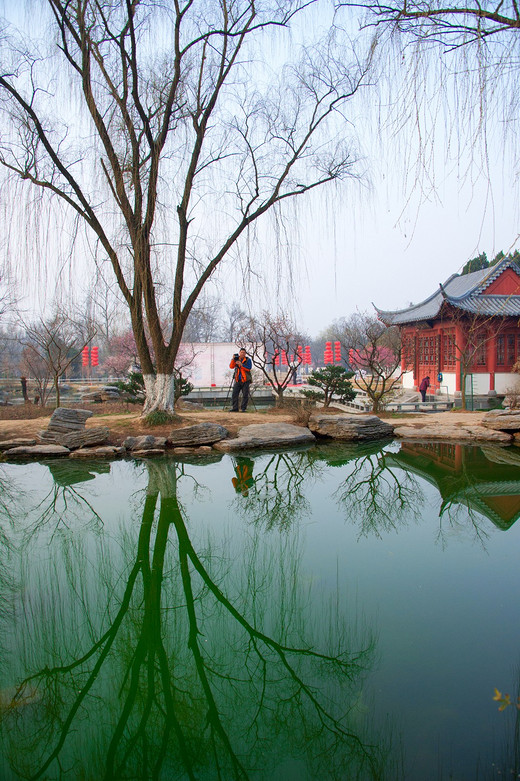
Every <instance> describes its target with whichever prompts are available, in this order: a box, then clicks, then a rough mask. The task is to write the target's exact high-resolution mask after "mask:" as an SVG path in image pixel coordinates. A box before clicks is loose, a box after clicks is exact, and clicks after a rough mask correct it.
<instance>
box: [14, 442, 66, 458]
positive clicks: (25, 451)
mask: <svg viewBox="0 0 520 781" xmlns="http://www.w3.org/2000/svg"><path fill="white" fill-rule="evenodd" d="M69 454H70V450H69V449H68V447H63V445H24V446H22V447H13V448H11V449H10V450H6V451H4V457H5V458H34V459H35V460H37V459H39V458H60V457H63V456H68V455H69Z"/></svg>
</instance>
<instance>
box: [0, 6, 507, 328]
mask: <svg viewBox="0 0 520 781" xmlns="http://www.w3.org/2000/svg"><path fill="white" fill-rule="evenodd" d="M19 7H20V6H19V5H18V3H13V2H11V1H10V0H0V11H1V10H2V9H3V10H4V11H8V12H9V13H10V14H11V15H12V14H13V12H15V17H14V18H15V19H16V18H17V9H19ZM320 7H323V6H320ZM318 21H319V22H320V23H322V24H323V26H324V27H325V26H326V20H324V19H323V18H321V17H320V18H319V19H318V18H316V19H315V22H318ZM307 32H308V31H307V30H296V32H295V33H294V35H295V38H296V39H301V40H305V36H306V34H307ZM286 44H287V41H282V44H281V46H282V47H283V46H285V45H286ZM277 56H281V55H280V53H278V54H276V52H275V54H274V57H275V59H276V57H277ZM379 66H380V67H381V64H379ZM383 73H384V69H381V70H380V71H379V74H380V75H379V77H378V78H380V80H381V81H382V82H383V81H384V79H383V78H382V76H381V74H383ZM430 78H431V79H432V81H431V83H429V84H425V92H429V96H428V97H427V98H426V99H424V96H423V97H422V98H421V97H420V96H419V97H418V98H417V100H418V105H419V113H420V115H421V120H420V131H421V141H420V142H419V141H418V127H417V126H415V125H414V123H413V122H408V123H407V122H404V121H402V122H401V116H404V115H406V114H407V113H408V110H409V106H408V105H407V104H406V101H407V100H410V94H409V93H408V94H407V93H406V91H405V90H401V92H400V94H399V91H397V92H396V91H394V92H392V93H391V98H392V99H391V100H390V99H389V97H388V96H389V95H390V92H385V91H384V89H383V90H382V89H379V91H377V90H376V91H373V92H369V93H367V94H368V97H367V98H366V99H365V101H364V102H363V101H361V102H359V103H358V104H356V106H355V109H354V113H353V115H352V121H351V124H350V123H349V125H348V132H349V133H351V134H353V135H356V136H357V139H358V142H357V144H358V151H359V164H358V166H357V168H356V171H357V172H358V173H359V178H356V179H355V180H351V181H349V180H347V181H346V182H344V183H342V184H340V185H336V184H333V185H330V186H328V187H327V188H326V189H324V190H322V191H320V192H315V193H313V194H312V195H310V196H309V197H306V198H305V200H302V201H300V200H299V199H298V202H297V203H295V204H294V205H293V206H291V207H290V209H289V211H288V217H287V225H286V227H287V237H288V242H289V244H290V251H289V255H290V258H291V264H292V266H291V268H292V271H291V274H290V275H287V274H285V275H284V278H283V279H278V276H277V274H276V273H275V272H273V267H274V265H276V259H275V258H274V256H275V255H276V248H275V246H274V245H273V240H272V231H273V226H272V221H270V220H269V219H267V220H265V221H264V223H263V225H262V226H261V227H260V228H259V233H258V237H259V248H258V249H257V252H256V254H257V259H258V262H259V269H260V271H261V272H263V274H262V273H261V274H260V277H259V282H258V284H256V283H253V284H252V286H251V287H250V292H249V295H248V297H247V306H246V308H249V309H252V308H255V309H256V310H257V311H258V310H261V309H269V310H270V311H272V312H273V311H275V310H281V311H284V312H287V313H289V314H290V315H292V316H293V318H294V320H295V322H296V324H297V326H298V328H299V330H302V331H305V332H306V333H307V334H308V335H309V336H311V337H316V336H317V335H318V334H319V333H320V331H322V330H324V329H325V328H326V327H327V326H328V325H330V324H331V323H332V321H333V320H335V319H337V318H340V317H347V316H349V315H351V314H353V313H355V312H356V311H359V312H365V311H368V312H373V311H374V310H373V307H372V303H374V304H375V305H376V306H377V307H379V308H381V309H390V310H391V309H400V308H404V307H406V306H408V305H409V304H410V303H412V302H413V303H417V302H419V301H421V300H423V299H424V298H426V297H427V296H429V295H431V294H432V293H433V292H434V291H435V290H436V289H437V287H438V285H439V283H440V282H444V281H445V280H446V279H447V278H448V277H449V276H450V275H451V274H453V273H456V272H457V271H460V269H461V268H462V267H463V266H464V264H465V263H466V262H467V261H468V260H469V259H470V258H472V257H474V256H476V255H477V254H479V253H480V252H484V251H485V252H486V253H487V255H488V258H490V259H491V258H492V257H493V256H494V255H495V254H496V253H497V252H498V251H500V250H503V251H504V252H508V251H512V250H513V249H515V248H516V247H517V246H518V247H520V242H519V240H518V236H519V233H520V222H519V203H518V200H519V199H518V192H517V191H518V183H517V169H518V166H517V159H518V156H517V155H516V153H515V144H514V127H513V130H512V131H511V132H510V133H509V135H508V134H507V133H506V134H505V136H504V134H503V122H502V115H501V114H500V112H499V111H496V106H491V105H490V106H488V108H487V111H486V117H487V124H486V126H485V128H484V131H483V132H481V133H480V134H477V135H475V133H474V132H466V130H467V128H466V127H465V123H467V124H468V126H471V127H472V128H473V129H474V127H475V126H477V125H478V123H479V122H478V121H479V116H478V111H477V107H476V108H475V116H472V112H471V104H469V106H470V107H469V111H468V104H465V109H464V111H463V112H462V111H459V110H458V109H459V104H458V103H457V98H456V97H453V95H451V94H450V95H448V97H447V98H446V96H445V95H440V93H439V91H438V90H437V87H436V84H435V74H433V76H431V77H430ZM403 79H404V76H403ZM461 83H463V82H461ZM421 86H422V85H421ZM403 96H404V97H403ZM441 115H442V116H441ZM349 118H350V115H349ZM396 118H397V121H396ZM345 127H347V125H345ZM504 138H505V141H504ZM417 159H421V160H423V161H424V162H423V164H420V165H419V166H417V165H416V161H417ZM24 219H25V217H24ZM26 232H27V233H28V234H29V240H30V237H31V231H30V229H28V230H27V231H26ZM25 240H26V241H27V240H28V239H27V238H26V239H25ZM60 240H61V239H57V242H59V241H60ZM60 252H61V253H62V254H63V255H64V257H66V251H65V249H64V248H62V249H61V250H60ZM75 274H76V276H77V278H79V279H84V278H85V276H86V275H87V274H88V272H87V271H85V272H83V271H79V272H76V271H75ZM230 274H231V276H233V273H232V272H231V271H230V270H229V268H225V267H224V268H223V269H222V272H221V274H220V286H219V288H218V289H219V290H220V293H221V294H222V295H224V296H229V297H233V298H234V299H235V300H237V301H239V302H243V303H244V305H246V300H245V297H244V295H243V290H242V282H243V280H241V279H240V278H238V279H237V278H236V277H235V278H233V279H232V280H230V278H229V275H230ZM84 275H85V276H84ZM289 276H290V282H289V281H288V277H289ZM228 282H231V283H230V284H228ZM49 283H50V288H51V289H52V288H53V281H52V278H51V279H50V280H49V279H47V282H46V284H49ZM42 284H43V283H42ZM43 297H44V296H43ZM43 297H42V295H36V296H35V295H34V289H33V291H32V299H33V303H34V304H35V306H37V305H38V304H39V303H40V302H41V300H42V298H43Z"/></svg>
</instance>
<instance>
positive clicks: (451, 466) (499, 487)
mask: <svg viewBox="0 0 520 781" xmlns="http://www.w3.org/2000/svg"><path fill="white" fill-rule="evenodd" d="M385 462H386V463H388V464H389V465H390V464H395V465H398V466H400V467H401V468H403V469H406V470H407V471H409V472H412V473H414V474H416V475H418V476H420V477H422V478H424V479H425V480H427V481H428V482H429V483H431V484H432V485H435V486H436V488H437V489H438V491H439V493H440V494H441V497H442V500H443V502H442V506H441V513H442V512H443V511H444V508H445V507H447V506H449V505H450V506H453V505H463V506H465V507H467V508H468V509H471V510H475V511H477V512H479V513H481V514H482V515H484V516H486V518H488V519H489V520H490V521H491V522H492V523H493V524H494V525H495V526H496V527H497V528H498V529H503V530H506V529H509V528H510V527H511V526H512V525H513V524H514V523H515V522H516V520H517V519H518V518H519V517H520V450H517V448H514V447H508V448H504V447H498V446H495V445H486V446H481V447H468V446H467V445H457V444H452V443H446V442H429V443H426V442H422V443H417V442H413V443H412V442H409V443H407V442H403V443H402V445H401V449H400V451H399V453H397V454H394V453H387V454H386V456H385Z"/></svg>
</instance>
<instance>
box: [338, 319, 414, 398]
mask: <svg viewBox="0 0 520 781" xmlns="http://www.w3.org/2000/svg"><path fill="white" fill-rule="evenodd" d="M330 333H331V335H332V337H333V338H334V339H337V340H338V341H339V342H341V346H342V352H343V355H344V356H345V361H346V362H347V363H348V364H349V366H350V367H351V369H353V370H354V371H355V372H356V381H355V384H356V385H357V387H358V388H360V389H361V390H364V391H365V393H366V394H367V396H368V398H369V399H370V401H371V403H372V411H373V412H380V411H381V410H382V409H383V408H384V406H385V404H386V403H387V401H388V399H389V398H391V397H392V395H393V394H394V393H395V391H396V390H397V389H398V388H400V387H401V378H402V376H403V370H402V368H401V356H402V350H401V336H400V333H399V329H398V328H387V326H385V325H383V323H381V322H380V321H379V320H378V319H377V317H375V316H374V315H369V314H367V313H366V312H364V313H357V314H355V315H352V316H351V317H348V318H341V319H340V320H337V321H336V322H335V323H334V324H333V326H332V328H331V329H330Z"/></svg>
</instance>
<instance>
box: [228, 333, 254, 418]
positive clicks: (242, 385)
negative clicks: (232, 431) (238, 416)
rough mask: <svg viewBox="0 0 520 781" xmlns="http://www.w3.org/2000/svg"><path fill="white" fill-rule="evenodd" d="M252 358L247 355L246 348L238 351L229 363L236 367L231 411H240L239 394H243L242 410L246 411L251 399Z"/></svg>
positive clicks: (230, 365) (232, 367)
mask: <svg viewBox="0 0 520 781" xmlns="http://www.w3.org/2000/svg"><path fill="white" fill-rule="evenodd" d="M252 366H253V365H252V363H251V358H248V357H247V354H246V351H245V350H244V348H242V349H241V350H240V352H238V353H236V354H235V355H234V356H233V358H232V359H231V363H230V364H229V368H230V369H234V370H235V371H234V375H233V380H234V382H233V393H232V394H231V412H238V403H239V396H240V394H242V404H241V407H240V412H245V411H246V409H247V402H248V401H249V386H250V385H251V369H252Z"/></svg>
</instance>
